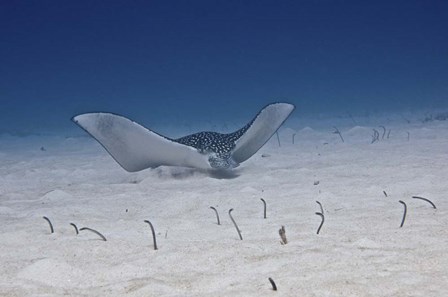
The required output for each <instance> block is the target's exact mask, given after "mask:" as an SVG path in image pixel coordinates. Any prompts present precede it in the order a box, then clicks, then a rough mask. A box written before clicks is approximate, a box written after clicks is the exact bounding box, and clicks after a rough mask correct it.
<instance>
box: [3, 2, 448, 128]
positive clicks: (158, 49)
mask: <svg viewBox="0 0 448 297" xmlns="http://www.w3.org/2000/svg"><path fill="white" fill-rule="evenodd" d="M112 2H113V1H89V2H84V3H82V2H79V1H45V2H42V1H21V2H19V1H3V2H2V4H1V5H0V36H1V38H0V106H1V107H0V108H1V111H2V116H1V117H0V133H10V134H17V135H26V134H33V133H52V132H60V131H63V132H64V133H66V134H77V133H78V134H80V133H82V131H80V129H79V128H77V127H76V126H75V125H74V124H73V123H71V122H70V118H71V117H72V116H73V115H75V114H79V113H83V112H89V111H109V112H114V113H119V114H123V115H125V116H128V117H130V118H132V119H134V120H136V121H138V122H140V123H142V124H144V125H146V126H149V127H152V126H154V125H155V126H161V125H164V124H167V125H168V124H172V123H176V122H177V123H179V125H185V124H186V123H196V122H205V123H207V122H210V123H219V122H223V121H232V120H235V121H244V120H245V119H247V120H249V119H250V118H251V117H252V116H253V115H254V114H255V113H256V112H257V111H258V110H259V109H260V108H261V107H263V106H264V105H266V104H267V103H269V102H273V101H287V102H291V103H295V104H296V105H297V110H296V112H295V114H294V116H296V117H300V116H304V115H308V116H310V115H311V116H312V115H313V114H325V113H333V114H336V115H337V114H341V115H347V114H348V113H350V114H354V115H356V114H360V113H366V112H382V111H397V110H406V111H409V110H424V109H433V108H441V109H443V108H448V37H447V36H448V34H447V32H448V18H447V17H446V11H448V2H446V1H371V2H367V1H252V2H249V1H246V3H245V4H243V3H241V2H242V1H157V3H156V1H147V2H128V1H121V3H118V2H113V3H112Z"/></svg>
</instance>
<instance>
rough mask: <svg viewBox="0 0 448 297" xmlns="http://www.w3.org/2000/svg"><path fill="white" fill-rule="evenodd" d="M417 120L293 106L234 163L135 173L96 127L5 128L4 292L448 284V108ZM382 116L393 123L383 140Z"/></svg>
mask: <svg viewBox="0 0 448 297" xmlns="http://www.w3.org/2000/svg"><path fill="white" fill-rule="evenodd" d="M418 119H419V118H418V117H415V118H412V122H411V123H410V124H408V123H406V122H405V121H404V120H403V118H401V117H397V118H394V120H390V119H387V117H385V118H383V119H381V118H376V119H372V118H370V119H367V118H366V119H364V120H363V119H356V120H357V121H359V123H362V124H359V126H355V124H354V123H353V122H351V123H350V120H347V119H342V120H341V119H335V120H327V121H325V122H320V124H319V125H320V127H319V128H316V126H313V125H311V127H313V128H314V129H313V128H303V126H302V127H300V128H298V127H299V125H298V124H297V123H298V122H295V121H294V119H293V120H292V121H289V122H288V124H287V127H284V128H282V129H281V131H280V135H281V139H282V147H281V148H279V147H278V144H277V139H276V137H275V136H274V137H273V138H272V139H271V141H270V142H269V143H268V144H267V145H266V146H265V147H264V148H262V150H261V151H260V152H258V153H257V154H256V155H255V156H254V157H252V158H251V159H250V160H249V161H247V162H245V163H244V164H243V165H242V166H241V167H240V168H239V169H238V170H236V171H235V175H234V176H219V175H218V176H210V175H209V174H207V173H205V172H200V171H196V170H192V169H185V168H167V167H165V168H158V169H154V170H145V171H142V172H139V173H133V174H131V173H127V172H125V171H124V170H123V169H121V168H120V167H119V166H118V165H117V164H116V163H115V162H114V161H113V159H112V158H111V157H110V156H109V155H108V154H107V153H106V152H105V151H104V150H103V149H102V148H101V146H100V145H99V144H97V143H96V142H94V141H93V140H92V139H90V138H88V137H75V138H62V137H57V136H45V137H39V136H30V137H24V138H23V137H22V138H18V137H11V136H5V135H3V136H1V137H0V160H1V162H0V232H1V234H0V251H1V253H0V264H1V265H0V275H1V278H0V295H1V296H63V295H68V296H344V297H346V296H425V297H427V296H448V251H447V250H448V228H447V227H448V217H447V215H448V212H447V209H448V181H447V178H448V121H434V122H429V123H422V122H421V121H418ZM338 121H339V122H338ZM381 123H382V124H384V125H386V127H387V128H388V129H389V128H391V129H392V132H391V135H390V138H389V139H384V140H380V141H379V142H377V143H374V144H370V141H371V134H372V128H375V129H378V130H379V131H380V134H382V130H381V128H378V126H379V125H380V124H381ZM335 124H340V125H341V127H339V128H340V130H341V132H342V133H343V136H344V138H345V143H342V142H341V140H340V139H339V136H338V135H336V134H332V133H331V131H332V130H333V128H332V126H333V125H335ZM322 127H324V128H325V129H324V128H322ZM407 131H409V132H410V140H409V141H408V140H407V133H406V132H407ZM292 133H297V134H296V136H295V142H296V143H295V145H292V144H291V138H292ZM380 138H381V137H380ZM42 146H43V147H44V148H45V151H41V150H40V147H42ZM262 154H265V155H267V156H265V157H262ZM317 181H319V184H318V185H314V183H315V182H317ZM383 191H386V192H387V194H388V197H385V195H384V194H383ZM413 195H419V196H423V197H426V198H429V199H431V200H432V201H433V202H434V203H435V204H436V206H437V208H438V209H437V210H435V209H433V208H432V207H431V205H429V204H428V203H426V202H424V201H421V200H415V199H412V198H411V196H413ZM260 198H264V199H265V200H266V202H267V205H268V211H267V216H268V217H267V219H263V204H262V202H261V201H260ZM316 200H318V201H320V202H321V203H322V205H323V207H324V212H325V219H326V221H325V223H324V225H323V227H322V230H321V232H320V234H319V235H317V234H316V230H317V228H318V226H319V224H320V221H321V219H320V217H319V216H317V215H315V212H316V211H318V210H319V206H318V205H317V204H316V202H315V201H316ZM399 200H403V201H405V202H406V203H407V206H408V216H407V218H406V221H405V223H404V226H403V228H399V226H400V223H401V219H402V215H403V205H402V204H400V203H399V202H398V201H399ZM210 206H214V207H216V208H217V209H218V211H219V213H220V216H221V221H222V225H221V226H218V225H217V224H216V219H215V214H214V212H213V211H212V210H211V209H210V208H209V207H210ZM230 208H233V209H234V211H233V212H232V214H233V216H234V218H235V220H236V222H237V223H238V224H239V227H240V229H241V230H242V236H243V240H242V241H241V240H239V238H238V234H237V232H236V230H235V228H234V227H233V225H232V222H231V221H230V219H229V216H228V210H229V209H230ZM42 216H47V217H49V218H50V219H51V221H52V222H53V225H54V228H55V233H54V234H50V229H49V226H48V224H47V222H45V220H44V219H43V218H42ZM143 220H150V221H151V222H152V223H153V224H154V226H155V229H156V233H157V241H158V246H159V250H157V251H155V250H153V243H152V237H151V231H150V228H149V226H148V225H147V224H145V223H144V222H143ZM69 223H75V224H76V225H77V226H78V227H79V228H81V227H84V226H86V227H90V228H93V229H96V230H98V231H100V232H101V233H102V234H104V235H105V236H106V237H107V241H106V242H104V241H102V240H100V238H99V237H98V236H97V235H95V234H93V233H91V232H88V231H81V233H80V234H79V235H78V236H76V234H75V231H74V228H73V227H72V226H70V225H69ZM282 225H284V226H285V228H286V236H287V239H288V241H289V242H288V244H286V245H281V244H280V237H279V235H278V230H279V229H280V227H281V226H282ZM269 277H272V278H273V279H274V281H275V282H276V283H277V286H278V291H277V292H274V291H273V290H272V289H271V285H270V283H269V281H268V278H269Z"/></svg>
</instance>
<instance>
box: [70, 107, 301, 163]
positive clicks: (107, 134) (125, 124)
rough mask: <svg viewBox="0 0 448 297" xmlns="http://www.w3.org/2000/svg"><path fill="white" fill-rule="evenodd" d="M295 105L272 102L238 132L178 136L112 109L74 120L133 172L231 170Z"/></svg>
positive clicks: (276, 128)
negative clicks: (175, 168)
mask: <svg viewBox="0 0 448 297" xmlns="http://www.w3.org/2000/svg"><path fill="white" fill-rule="evenodd" d="M293 110H294V105H292V104H289V103H273V104H269V105H267V106H266V107H264V108H263V109H262V110H261V111H260V112H259V113H258V114H257V115H256V116H255V118H254V119H252V120H251V121H250V122H249V123H248V124H246V125H245V126H244V127H243V128H241V129H239V130H237V131H235V132H233V133H227V134H225V133H218V132H199V133H195V134H191V135H187V136H184V137H181V138H177V139H172V138H168V137H166V136H163V135H161V134H158V133H156V132H154V131H151V130H149V129H147V128H145V127H143V126H141V125H139V124H138V123H136V122H133V121H131V120H130V119H127V118H125V117H123V116H120V115H116V114H111V113H102V112H100V113H85V114H80V115H77V116H75V117H73V118H72V120H73V121H74V122H75V123H76V124H78V125H79V126H80V127H81V128H83V129H84V130H85V131H87V133H89V134H90V135H91V136H92V137H93V138H95V139H96V140H97V141H98V142H99V143H100V144H101V145H102V146H103V147H104V148H105V149H106V151H107V152H108V153H109V154H110V155H111V156H112V157H113V158H114V159H115V161H117V163H118V164H120V165H121V167H123V168H124V169H125V170H127V171H129V172H135V171H140V170H143V169H146V168H156V167H158V166H162V165H165V166H183V167H192V168H199V169H232V168H235V167H237V166H239V164H240V163H242V162H244V161H246V160H247V159H249V158H250V157H251V156H253V155H254V154H255V153H256V152H257V151H258V150H259V149H260V148H261V147H262V146H263V145H264V144H265V143H266V142H267V141H268V140H269V139H270V138H271V136H272V135H273V134H274V133H275V132H276V131H277V130H278V128H279V127H280V126H281V125H282V124H283V122H284V121H285V120H286V119H287V118H288V116H289V115H290V114H291V112H292V111H293Z"/></svg>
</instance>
